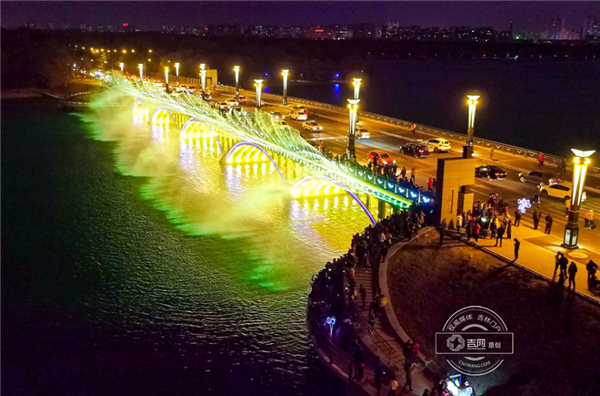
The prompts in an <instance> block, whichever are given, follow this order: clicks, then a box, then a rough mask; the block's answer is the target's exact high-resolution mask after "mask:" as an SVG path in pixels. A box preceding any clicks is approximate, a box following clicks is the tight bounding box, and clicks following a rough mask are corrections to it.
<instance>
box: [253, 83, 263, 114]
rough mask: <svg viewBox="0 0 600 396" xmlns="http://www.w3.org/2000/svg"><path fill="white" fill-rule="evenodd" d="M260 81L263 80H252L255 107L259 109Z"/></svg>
mask: <svg viewBox="0 0 600 396" xmlns="http://www.w3.org/2000/svg"><path fill="white" fill-rule="evenodd" d="M262 83H263V80H254V85H255V86H256V107H258V108H259V109H260V94H261V92H262Z"/></svg>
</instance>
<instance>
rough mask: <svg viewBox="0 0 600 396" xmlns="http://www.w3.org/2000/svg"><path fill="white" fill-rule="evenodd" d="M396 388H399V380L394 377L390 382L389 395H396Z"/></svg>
mask: <svg viewBox="0 0 600 396" xmlns="http://www.w3.org/2000/svg"><path fill="white" fill-rule="evenodd" d="M396 389H398V381H396V379H395V378H394V379H393V380H392V383H391V384H390V392H389V393H388V396H396Z"/></svg>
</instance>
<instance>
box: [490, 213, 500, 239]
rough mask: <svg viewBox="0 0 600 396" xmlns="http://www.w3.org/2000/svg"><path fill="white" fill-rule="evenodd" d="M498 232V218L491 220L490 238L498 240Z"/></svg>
mask: <svg viewBox="0 0 600 396" xmlns="http://www.w3.org/2000/svg"><path fill="white" fill-rule="evenodd" d="M496 231H498V221H497V219H496V216H494V217H492V220H490V238H491V239H494V238H496Z"/></svg>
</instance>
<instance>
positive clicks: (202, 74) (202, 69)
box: [200, 63, 206, 99]
mask: <svg viewBox="0 0 600 396" xmlns="http://www.w3.org/2000/svg"><path fill="white" fill-rule="evenodd" d="M205 67H206V65H205V64H204V63H200V80H201V81H202V99H204V90H205V89H206V70H205V69H204V68H205Z"/></svg>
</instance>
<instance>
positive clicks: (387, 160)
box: [368, 150, 396, 166]
mask: <svg viewBox="0 0 600 396" xmlns="http://www.w3.org/2000/svg"><path fill="white" fill-rule="evenodd" d="M376 157H377V158H379V160H378V161H377V162H378V163H381V164H383V166H393V165H394V164H395V163H396V160H394V159H393V158H392V157H391V156H390V155H389V154H388V153H387V152H386V151H383V150H373V151H371V152H370V153H369V155H368V158H369V162H373V159H375V158H376Z"/></svg>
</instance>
